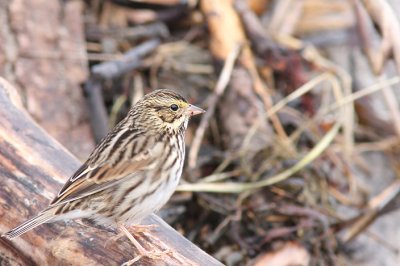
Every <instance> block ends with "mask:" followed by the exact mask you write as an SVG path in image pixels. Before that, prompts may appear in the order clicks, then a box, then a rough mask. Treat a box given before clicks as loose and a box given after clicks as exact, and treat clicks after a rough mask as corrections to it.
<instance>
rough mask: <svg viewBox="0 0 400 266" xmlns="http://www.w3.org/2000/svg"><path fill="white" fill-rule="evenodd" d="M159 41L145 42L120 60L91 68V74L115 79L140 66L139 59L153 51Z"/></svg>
mask: <svg viewBox="0 0 400 266" xmlns="http://www.w3.org/2000/svg"><path fill="white" fill-rule="evenodd" d="M160 43H161V41H160V40H158V39H154V40H149V41H146V42H144V43H142V44H140V45H138V46H136V47H135V48H133V49H131V50H129V51H128V52H127V53H126V54H125V55H124V56H123V57H122V59H121V60H118V61H110V62H104V63H101V64H98V65H95V66H93V67H92V73H93V74H94V75H95V76H100V77H102V78H106V79H112V78H116V77H118V76H121V75H123V74H125V73H127V72H129V71H132V70H133V69H135V68H137V67H139V66H140V64H141V59H142V58H143V57H144V56H146V55H147V54H149V53H150V52H152V51H154V49H156V48H157V46H158V45H160Z"/></svg>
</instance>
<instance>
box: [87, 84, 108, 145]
mask: <svg viewBox="0 0 400 266" xmlns="http://www.w3.org/2000/svg"><path fill="white" fill-rule="evenodd" d="M85 93H86V95H87V97H86V98H87V102H88V105H89V111H90V118H91V121H90V122H91V125H92V129H93V134H94V137H95V140H96V142H99V141H100V140H101V139H102V138H103V137H104V136H105V135H106V134H107V132H108V130H109V128H108V116H107V111H106V107H105V106H104V100H103V94H102V91H101V83H100V81H99V80H97V79H94V78H91V79H89V80H88V81H87V82H86V83H85Z"/></svg>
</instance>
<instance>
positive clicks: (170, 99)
mask: <svg viewBox="0 0 400 266" xmlns="http://www.w3.org/2000/svg"><path fill="white" fill-rule="evenodd" d="M134 109H136V110H137V111H138V112H142V116H141V118H142V119H143V120H144V121H143V123H146V124H148V125H149V126H150V127H151V128H154V129H155V130H156V131H167V132H171V133H179V132H181V133H183V132H184V131H185V130H186V128H187V124H188V121H189V118H190V117H191V116H194V115H197V114H201V113H204V112H205V111H204V110H203V109H201V108H199V107H197V106H194V105H191V104H189V103H188V102H187V101H186V99H185V98H183V97H182V96H181V95H179V94H177V93H176V92H173V91H170V90H156V91H154V92H152V93H149V94H147V95H146V96H145V97H143V99H141V100H140V101H139V102H138V103H137V104H136V105H135V107H134ZM136 110H135V111H136Z"/></svg>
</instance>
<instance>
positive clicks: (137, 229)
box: [128, 224, 158, 234]
mask: <svg viewBox="0 0 400 266" xmlns="http://www.w3.org/2000/svg"><path fill="white" fill-rule="evenodd" d="M128 228H129V231H130V232H131V233H132V234H137V233H148V232H151V231H154V230H155V229H157V228H158V225H157V224H136V225H131V226H129V227H128Z"/></svg>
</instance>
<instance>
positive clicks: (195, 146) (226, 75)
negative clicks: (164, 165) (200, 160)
mask: <svg viewBox="0 0 400 266" xmlns="http://www.w3.org/2000/svg"><path fill="white" fill-rule="evenodd" d="M240 50H241V45H240V44H237V45H236V46H235V47H234V48H233V50H232V51H231V53H230V54H229V56H228V58H227V59H226V61H225V64H224V67H223V69H222V71H221V74H220V76H219V79H218V82H217V85H216V87H215V90H214V93H213V94H212V95H211V97H210V99H209V106H208V109H207V112H206V113H205V114H204V115H203V117H202V119H201V122H200V125H199V127H198V128H197V130H196V133H195V136H194V139H193V142H192V145H191V149H190V152H189V168H190V169H194V168H195V167H196V161H197V156H198V153H199V149H200V144H201V141H202V140H203V137H204V133H205V131H206V129H207V126H208V124H209V121H210V119H211V117H212V116H213V115H214V113H215V108H216V106H217V103H218V100H219V98H220V97H221V95H222V94H223V93H224V91H225V88H226V87H227V86H228V83H229V80H230V77H231V74H232V70H233V67H234V64H235V61H236V59H237V57H238V56H239V53H240Z"/></svg>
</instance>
